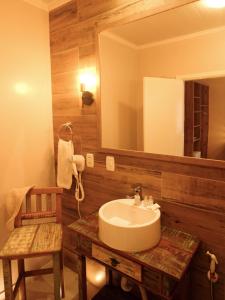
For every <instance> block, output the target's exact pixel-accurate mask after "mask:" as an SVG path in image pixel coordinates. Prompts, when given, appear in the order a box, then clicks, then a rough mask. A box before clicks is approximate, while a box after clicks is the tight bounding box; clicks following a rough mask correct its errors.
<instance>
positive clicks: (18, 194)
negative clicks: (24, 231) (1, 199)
mask: <svg viewBox="0 0 225 300" xmlns="http://www.w3.org/2000/svg"><path fill="white" fill-rule="evenodd" d="M32 188H33V186H26V187H23V188H15V189H13V190H12V191H11V192H10V193H9V194H8V196H7V197H6V213H7V222H6V227H7V230H9V231H12V230H13V229H14V220H15V217H16V216H17V214H18V212H19V210H20V207H21V205H22V203H23V200H24V199H25V197H26V194H27V193H28V192H29V190H30V189H32Z"/></svg>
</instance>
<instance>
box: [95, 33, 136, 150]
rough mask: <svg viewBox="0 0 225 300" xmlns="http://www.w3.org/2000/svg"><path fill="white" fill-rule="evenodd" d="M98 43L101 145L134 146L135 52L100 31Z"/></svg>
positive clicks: (123, 147) (124, 147)
mask: <svg viewBox="0 0 225 300" xmlns="http://www.w3.org/2000/svg"><path fill="white" fill-rule="evenodd" d="M99 44H100V49H99V51H100V57H101V60H100V65H101V99H102V100H101V118H102V124H104V126H103V127H102V146H103V147H106V148H117V149H133V150H137V110H138V91H139V89H138V68H139V65H138V53H137V51H136V50H135V49H132V48H131V47H130V46H128V45H125V44H122V43H120V42H117V41H116V40H114V39H112V38H110V37H108V36H105V35H104V34H101V35H100V43H99ZM115 87H116V88H115Z"/></svg>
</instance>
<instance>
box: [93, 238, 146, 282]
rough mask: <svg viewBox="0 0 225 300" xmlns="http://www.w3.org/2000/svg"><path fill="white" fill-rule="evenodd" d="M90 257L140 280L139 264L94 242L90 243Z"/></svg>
mask: <svg viewBox="0 0 225 300" xmlns="http://www.w3.org/2000/svg"><path fill="white" fill-rule="evenodd" d="M92 257H94V258H95V259H97V260H99V261H101V262H103V263H104V264H106V265H108V266H111V267H113V268H114V269H116V270H118V271H120V272H122V273H124V274H126V275H128V276H130V277H132V278H134V279H136V280H138V281H141V266H140V265H139V264H137V263H135V262H133V261H130V260H128V259H126V258H124V257H121V256H120V255H118V254H115V253H113V252H111V251H109V250H106V249H104V248H102V247H100V246H97V245H95V244H92Z"/></svg>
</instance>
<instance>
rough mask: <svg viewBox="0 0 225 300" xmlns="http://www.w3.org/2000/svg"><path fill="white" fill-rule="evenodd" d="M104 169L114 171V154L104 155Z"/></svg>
mask: <svg viewBox="0 0 225 300" xmlns="http://www.w3.org/2000/svg"><path fill="white" fill-rule="evenodd" d="M106 170H107V171H112V172H114V171H115V159H114V156H106Z"/></svg>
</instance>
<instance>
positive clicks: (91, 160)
mask: <svg viewBox="0 0 225 300" xmlns="http://www.w3.org/2000/svg"><path fill="white" fill-rule="evenodd" d="M86 166H87V167H88V168H94V154H93V153H87V154H86Z"/></svg>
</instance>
